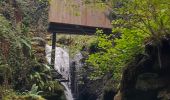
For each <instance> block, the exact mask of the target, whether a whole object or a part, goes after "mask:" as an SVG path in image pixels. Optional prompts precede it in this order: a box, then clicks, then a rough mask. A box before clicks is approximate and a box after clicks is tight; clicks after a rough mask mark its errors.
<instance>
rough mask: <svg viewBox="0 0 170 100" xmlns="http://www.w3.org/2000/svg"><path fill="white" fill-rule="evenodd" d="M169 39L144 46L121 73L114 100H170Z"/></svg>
mask: <svg viewBox="0 0 170 100" xmlns="http://www.w3.org/2000/svg"><path fill="white" fill-rule="evenodd" d="M169 59H170V38H167V37H163V38H162V39H161V40H160V43H154V42H153V41H151V42H150V43H148V44H146V47H145V55H138V56H136V59H135V60H134V61H132V62H130V63H129V64H128V65H127V66H126V67H125V69H124V71H123V76H122V81H121V85H120V91H119V92H118V93H117V95H116V96H115V97H114V100H170V88H169V84H170V77H169V76H170V61H169Z"/></svg>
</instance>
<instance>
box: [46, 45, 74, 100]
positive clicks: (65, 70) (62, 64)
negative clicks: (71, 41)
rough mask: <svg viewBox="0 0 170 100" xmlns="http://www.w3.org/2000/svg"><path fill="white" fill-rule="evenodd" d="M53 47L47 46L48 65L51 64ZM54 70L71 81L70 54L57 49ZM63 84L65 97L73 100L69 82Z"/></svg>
mask: <svg viewBox="0 0 170 100" xmlns="http://www.w3.org/2000/svg"><path fill="white" fill-rule="evenodd" d="M51 48H52V47H51V46H49V45H47V44H46V47H45V51H46V59H47V61H48V63H50V62H51ZM54 65H55V66H54V69H55V70H56V71H57V72H58V73H59V74H61V75H62V77H63V78H64V79H66V80H69V79H70V77H69V71H70V69H69V54H68V52H67V51H66V50H64V49H62V48H60V47H56V48H55V64H54ZM61 84H62V85H63V86H64V87H65V91H64V93H65V95H66V99H67V100H73V96H72V93H71V89H70V88H69V86H68V82H61Z"/></svg>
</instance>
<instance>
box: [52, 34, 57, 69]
mask: <svg viewBox="0 0 170 100" xmlns="http://www.w3.org/2000/svg"><path fill="white" fill-rule="evenodd" d="M55 47H56V33H55V32H53V35H52V49H51V50H52V51H51V66H52V67H53V68H54V65H55Z"/></svg>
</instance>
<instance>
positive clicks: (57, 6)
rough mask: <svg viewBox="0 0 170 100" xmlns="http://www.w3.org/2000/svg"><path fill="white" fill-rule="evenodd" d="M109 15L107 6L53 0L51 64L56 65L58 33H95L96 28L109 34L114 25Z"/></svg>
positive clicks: (50, 18) (76, 0) (50, 10)
mask: <svg viewBox="0 0 170 100" xmlns="http://www.w3.org/2000/svg"><path fill="white" fill-rule="evenodd" d="M109 15H110V12H109V9H108V8H107V7H105V8H104V9H99V8H95V7H94V5H91V4H86V5H85V4H84V3H83V0H51V1H50V9H49V27H48V31H49V32H50V33H52V54H51V55H52V56H51V65H52V66H54V61H55V46H56V34H57V33H63V34H79V35H94V33H95V32H96V29H102V30H103V32H104V33H107V34H109V33H111V27H112V26H111V21H110V19H109ZM74 69H75V68H74ZM74 72H76V71H73V76H75V75H76V74H74ZM75 77H76V76H75ZM73 78H74V77H73ZM75 84H77V83H76V82H72V83H71V86H72V88H76V87H73V86H76V85H75ZM73 90H76V89H73ZM72 92H73V94H74V95H75V94H77V93H76V92H77V91H72Z"/></svg>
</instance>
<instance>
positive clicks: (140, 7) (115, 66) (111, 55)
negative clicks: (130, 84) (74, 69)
mask: <svg viewBox="0 0 170 100" xmlns="http://www.w3.org/2000/svg"><path fill="white" fill-rule="evenodd" d="M167 2H169V0H165V1H159V0H142V1H139V0H121V1H119V0H112V4H113V11H114V13H113V15H114V14H115V16H116V18H115V19H114V20H113V21H112V25H113V33H112V34H110V35H105V34H103V32H102V31H97V34H98V44H97V46H98V48H99V49H100V50H101V51H100V52H97V53H94V54H91V55H90V57H89V59H88V60H87V62H88V63H90V64H91V65H92V66H94V67H95V68H96V69H97V71H96V72H97V74H96V73H95V74H94V77H99V76H101V75H103V74H105V73H107V72H110V71H111V72H113V78H114V79H115V81H116V82H117V83H119V82H120V79H121V73H122V68H123V67H124V66H125V65H126V64H127V63H128V62H129V61H131V60H133V59H134V57H135V56H136V55H137V54H139V53H143V52H144V42H148V41H155V43H159V40H160V38H161V37H163V36H165V35H166V34H169V32H170V20H169V19H170V16H169V15H170V13H169V10H170V8H169V4H168V3H167ZM116 33H120V34H121V36H120V37H119V38H113V37H115V36H116ZM117 85H118V84H117Z"/></svg>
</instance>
